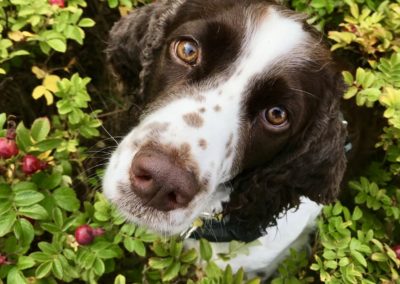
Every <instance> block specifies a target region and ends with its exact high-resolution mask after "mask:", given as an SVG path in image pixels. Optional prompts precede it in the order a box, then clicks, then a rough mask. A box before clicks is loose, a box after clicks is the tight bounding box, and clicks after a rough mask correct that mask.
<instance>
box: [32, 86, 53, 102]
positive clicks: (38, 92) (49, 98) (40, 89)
mask: <svg viewBox="0 0 400 284" xmlns="http://www.w3.org/2000/svg"><path fill="white" fill-rule="evenodd" d="M42 96H44V97H45V99H46V103H47V105H51V104H53V101H54V99H53V94H52V93H51V92H50V91H49V90H47V89H46V88H45V87H44V86H37V87H36V88H35V89H34V90H33V92H32V97H33V98H34V99H35V100H37V99H39V98H41V97H42Z"/></svg>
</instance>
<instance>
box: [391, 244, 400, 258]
mask: <svg viewBox="0 0 400 284" xmlns="http://www.w3.org/2000/svg"><path fill="white" fill-rule="evenodd" d="M392 250H393V251H394V252H395V253H396V256H397V259H399V260H400V245H395V246H394V247H392Z"/></svg>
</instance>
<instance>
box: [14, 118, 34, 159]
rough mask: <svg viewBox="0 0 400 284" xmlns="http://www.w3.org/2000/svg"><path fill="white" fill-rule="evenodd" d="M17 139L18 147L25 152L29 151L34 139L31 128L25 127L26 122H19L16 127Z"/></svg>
mask: <svg viewBox="0 0 400 284" xmlns="http://www.w3.org/2000/svg"><path fill="white" fill-rule="evenodd" d="M16 134H17V136H16V139H15V141H16V142H17V145H18V148H19V149H21V150H22V151H23V152H28V150H29V148H30V147H31V146H32V139H31V134H30V132H29V130H28V129H27V128H26V127H25V125H24V123H23V122H21V123H20V124H18V126H17V129H16Z"/></svg>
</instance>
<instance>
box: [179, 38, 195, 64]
mask: <svg viewBox="0 0 400 284" xmlns="http://www.w3.org/2000/svg"><path fill="white" fill-rule="evenodd" d="M175 55H176V56H177V57H178V58H179V59H180V60H182V61H183V62H184V63H186V64H189V65H195V64H196V63H197V62H198V60H199V55H200V50H199V46H198V44H197V43H196V42H195V41H194V40H190V39H183V40H178V41H176V42H175Z"/></svg>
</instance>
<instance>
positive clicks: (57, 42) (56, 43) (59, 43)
mask: <svg viewBox="0 0 400 284" xmlns="http://www.w3.org/2000/svg"><path fill="white" fill-rule="evenodd" d="M46 43H47V44H48V45H49V46H50V47H51V48H53V49H54V50H55V51H58V52H65V51H66V50H67V44H66V42H65V40H62V39H58V38H54V39H50V40H47V41H46Z"/></svg>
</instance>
